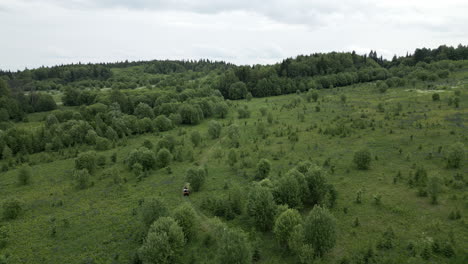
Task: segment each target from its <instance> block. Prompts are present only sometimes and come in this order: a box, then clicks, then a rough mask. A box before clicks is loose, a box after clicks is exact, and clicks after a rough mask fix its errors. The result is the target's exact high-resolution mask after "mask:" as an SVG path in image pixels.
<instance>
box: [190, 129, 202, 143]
mask: <svg viewBox="0 0 468 264" xmlns="http://www.w3.org/2000/svg"><path fill="white" fill-rule="evenodd" d="M190 140H191V141H192V144H193V145H194V146H195V147H198V145H199V144H200V142H201V140H202V138H201V135H200V132H198V131H193V132H192V133H191V134H190Z"/></svg>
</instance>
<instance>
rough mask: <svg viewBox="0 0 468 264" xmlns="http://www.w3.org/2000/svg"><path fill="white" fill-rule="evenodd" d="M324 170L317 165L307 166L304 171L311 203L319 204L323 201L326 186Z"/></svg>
mask: <svg viewBox="0 0 468 264" xmlns="http://www.w3.org/2000/svg"><path fill="white" fill-rule="evenodd" d="M325 176H326V172H325V170H323V169H322V168H320V167H318V166H316V165H315V166H311V167H309V169H308V171H307V172H306V173H305V179H306V181H307V185H308V189H309V194H310V199H309V201H310V202H311V203H312V204H320V203H322V202H323V201H324V198H325V196H326V194H327V191H328V188H327V184H326V178H325Z"/></svg>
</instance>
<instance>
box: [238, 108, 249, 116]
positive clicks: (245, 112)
mask: <svg viewBox="0 0 468 264" xmlns="http://www.w3.org/2000/svg"><path fill="white" fill-rule="evenodd" d="M237 113H238V115H239V119H242V118H249V117H250V111H249V109H247V108H239V109H237Z"/></svg>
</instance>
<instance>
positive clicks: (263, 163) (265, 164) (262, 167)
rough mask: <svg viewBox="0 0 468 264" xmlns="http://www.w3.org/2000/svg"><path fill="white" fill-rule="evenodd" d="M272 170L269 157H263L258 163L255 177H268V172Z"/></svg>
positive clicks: (260, 178)
mask: <svg viewBox="0 0 468 264" xmlns="http://www.w3.org/2000/svg"><path fill="white" fill-rule="evenodd" d="M270 170H271V163H270V161H268V160H267V159H261V160H260V161H259V162H258V163H257V169H256V173H255V178H256V179H257V180H263V179H265V178H266V177H268V174H270Z"/></svg>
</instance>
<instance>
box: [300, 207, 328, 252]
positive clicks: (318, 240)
mask: <svg viewBox="0 0 468 264" xmlns="http://www.w3.org/2000/svg"><path fill="white" fill-rule="evenodd" d="M304 235H305V241H306V242H307V243H309V244H310V245H311V246H312V247H313V249H314V251H315V254H316V255H318V256H323V255H324V254H325V253H326V252H328V251H329V250H330V249H332V248H333V247H334V246H335V243H336V220H335V217H333V215H332V214H331V213H330V212H329V211H328V210H327V209H326V208H322V207H320V206H314V208H313V209H312V211H310V213H309V215H308V216H307V218H306V220H305V222H304Z"/></svg>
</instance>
